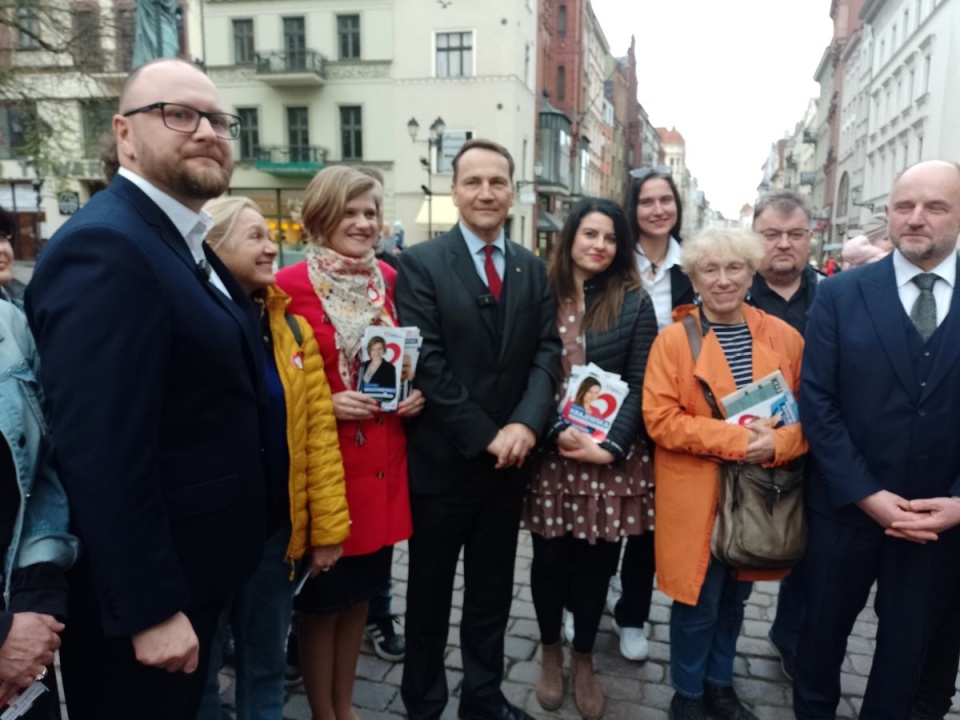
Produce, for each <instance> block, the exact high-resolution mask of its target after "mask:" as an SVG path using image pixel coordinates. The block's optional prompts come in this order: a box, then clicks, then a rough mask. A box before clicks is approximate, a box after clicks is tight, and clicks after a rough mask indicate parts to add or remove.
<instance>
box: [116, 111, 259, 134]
mask: <svg viewBox="0 0 960 720" xmlns="http://www.w3.org/2000/svg"><path fill="white" fill-rule="evenodd" d="M154 110H159V111H160V113H161V115H162V117H163V124H164V125H166V126H167V127H168V128H170V129H171V130H176V131H177V132H182V133H195V132H196V131H197V128H198V127H200V121H201V120H202V119H203V118H206V119H207V121H208V122H209V123H210V127H212V128H213V132H214V134H215V135H216V136H217V137H218V138H223V139H224V140H236V139H237V138H238V137H240V118H238V117H237V116H236V115H230V114H229V113H220V112H212V113H211V112H203V111H202V110H197V109H196V108H192V107H190V106H189V105H180V104H178V103H168V102H158V103H153V104H152V105H144V106H143V107H141V108H137V109H136V110H129V111H127V112H125V113H122V115H123V117H130V116H131V115H137V114H139V113H148V112H152V111H154Z"/></svg>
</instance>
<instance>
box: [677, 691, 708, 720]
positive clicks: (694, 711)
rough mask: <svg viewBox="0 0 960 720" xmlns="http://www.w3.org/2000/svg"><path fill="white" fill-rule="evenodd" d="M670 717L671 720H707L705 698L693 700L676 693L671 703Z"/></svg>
mask: <svg viewBox="0 0 960 720" xmlns="http://www.w3.org/2000/svg"><path fill="white" fill-rule="evenodd" d="M669 717H670V720H707V709H706V707H704V704H703V698H696V699H692V698H688V697H684V696H683V695H681V694H680V693H677V692H675V693H674V694H673V700H671V701H670V715H669Z"/></svg>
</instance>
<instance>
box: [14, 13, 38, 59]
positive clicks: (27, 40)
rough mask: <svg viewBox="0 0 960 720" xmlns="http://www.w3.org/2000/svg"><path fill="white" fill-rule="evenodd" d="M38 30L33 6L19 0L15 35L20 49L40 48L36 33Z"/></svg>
mask: <svg viewBox="0 0 960 720" xmlns="http://www.w3.org/2000/svg"><path fill="white" fill-rule="evenodd" d="M39 32H40V24H39V23H38V22H37V15H36V13H35V12H34V10H33V8H32V7H30V6H29V5H27V3H26V2H21V3H20V4H19V5H18V6H17V35H18V42H17V44H18V45H19V46H20V49H21V50H37V49H39V48H40V41H39V39H38V37H37V35H38V34H39Z"/></svg>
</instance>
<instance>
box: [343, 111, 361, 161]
mask: <svg viewBox="0 0 960 720" xmlns="http://www.w3.org/2000/svg"><path fill="white" fill-rule="evenodd" d="M340 159H341V160H363V117H362V113H361V108H360V106H359V105H350V106H343V107H341V108H340Z"/></svg>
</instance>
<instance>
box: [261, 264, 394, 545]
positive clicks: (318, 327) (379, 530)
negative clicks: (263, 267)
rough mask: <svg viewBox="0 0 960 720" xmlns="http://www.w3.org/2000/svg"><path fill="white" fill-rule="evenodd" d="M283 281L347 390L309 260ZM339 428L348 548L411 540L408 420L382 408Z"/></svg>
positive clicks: (388, 271)
mask: <svg viewBox="0 0 960 720" xmlns="http://www.w3.org/2000/svg"><path fill="white" fill-rule="evenodd" d="M380 270H381V271H382V272H383V277H384V280H386V284H387V306H388V308H389V310H390V315H391V316H392V317H394V319H396V312H395V310H394V306H393V288H394V285H395V284H396V277H397V273H396V271H395V270H394V269H393V268H391V267H390V266H389V265H387V264H386V263H384V262H382V261H381V262H380ZM277 285H279V286H280V288H281V289H282V290H283V291H284V292H286V293H287V294H288V295H289V296H290V297H291V302H290V305H289V306H288V308H287V309H288V311H289V312H291V313H293V314H295V315H302V316H303V317H304V318H306V320H307V322H309V323H310V326H311V327H312V328H313V333H314V335H315V336H316V338H317V344H318V345H319V346H320V353H321V354H322V355H323V368H324V372H325V373H326V374H327V382H329V383H330V392H331V393H333V394H336V393H338V392H343V391H344V390H347V389H348V388H346V387H345V386H344V383H343V380H342V379H341V377H340V372H339V370H338V368H339V359H338V357H337V347H336V341H335V339H334V329H333V324H332V323H331V322H330V321H329V320H328V319H327V316H326V313H324V311H323V306H322V305H321V304H320V299H319V298H318V297H317V293H316V291H314V289H313V285H312V284H311V283H310V278H309V276H308V274H307V264H306V262H301V263H298V264H296V265H292V266H290V267H287V268H284V269H283V270H281V271H280V272H278V273H277ZM337 433H338V435H339V437H340V453H341V454H342V455H343V469H344V476H345V483H346V490H347V507H348V508H349V510H350V520H351V525H350V537H349V538H348V539H347V541H346V542H345V543H344V544H343V554H344V555H366V554H368V553H372V552H376V551H377V550H379V549H380V548H382V547H384V546H387V545H393V544H395V543H398V542H400V541H401V540H406V539H407V538H409V537H410V535H411V534H412V533H413V525H412V522H411V519H410V492H409V488H408V485H407V439H406V435H405V433H404V429H403V421H402V420H401V419H400V418H399V417H397V414H396V413H378V414H377V416H376V417H374V418H372V419H370V420H360V421H356V420H349V421H342V420H337ZM359 443H362V444H359Z"/></svg>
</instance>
